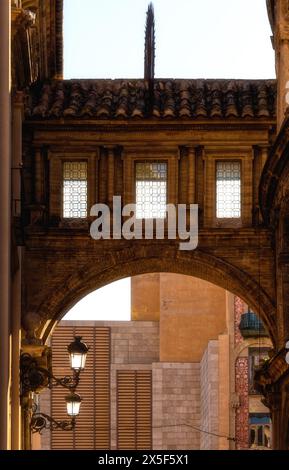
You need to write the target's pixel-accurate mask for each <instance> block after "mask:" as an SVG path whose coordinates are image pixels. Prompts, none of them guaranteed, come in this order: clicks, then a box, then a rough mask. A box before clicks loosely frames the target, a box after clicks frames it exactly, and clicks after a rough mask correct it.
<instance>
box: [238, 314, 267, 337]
mask: <svg viewBox="0 0 289 470" xmlns="http://www.w3.org/2000/svg"><path fill="white" fill-rule="evenodd" d="M239 329H240V332H241V335H242V336H243V338H254V337H259V336H268V332H267V330H266V328H265V327H264V325H263V323H262V321H261V320H260V319H259V317H258V316H257V315H256V314H255V313H254V312H250V310H249V311H248V312H247V313H243V315H242V316H241V321H240V325H239Z"/></svg>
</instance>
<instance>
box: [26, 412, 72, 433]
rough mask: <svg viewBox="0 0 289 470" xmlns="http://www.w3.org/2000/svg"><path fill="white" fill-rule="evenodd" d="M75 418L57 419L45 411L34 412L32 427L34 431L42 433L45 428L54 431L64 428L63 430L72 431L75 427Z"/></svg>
mask: <svg viewBox="0 0 289 470" xmlns="http://www.w3.org/2000/svg"><path fill="white" fill-rule="evenodd" d="M75 422H76V421H75V418H74V417H73V418H72V419H71V420H70V421H56V420H55V419H54V418H52V417H51V416H49V415H47V414H45V413H33V415H32V418H31V422H30V429H31V431H32V433H33V434H34V433H39V434H41V433H42V431H44V430H45V429H50V430H51V431H54V430H56V429H62V431H72V430H73V429H74V428H75Z"/></svg>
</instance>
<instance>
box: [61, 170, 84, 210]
mask: <svg viewBox="0 0 289 470" xmlns="http://www.w3.org/2000/svg"><path fill="white" fill-rule="evenodd" d="M63 217H65V218H85V217H87V163H86V162H65V163H64V165H63Z"/></svg>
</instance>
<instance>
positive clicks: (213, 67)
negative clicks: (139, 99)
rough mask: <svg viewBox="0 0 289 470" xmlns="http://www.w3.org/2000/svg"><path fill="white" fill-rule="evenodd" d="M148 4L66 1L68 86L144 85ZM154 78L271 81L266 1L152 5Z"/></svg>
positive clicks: (184, 0) (175, 0) (161, 0)
mask: <svg viewBox="0 0 289 470" xmlns="http://www.w3.org/2000/svg"><path fill="white" fill-rule="evenodd" d="M148 3H149V0H85V1H84V0H65V3H64V74H65V78H68V79H69V78H142V77H143V61H144V58H143V57H144V29H145V18H146V10H147V6H148ZM153 4H154V9H155V23H156V74H155V75H156V77H159V78H273V77H274V76H275V71H274V54H273V49H272V45H271V40H270V36H271V34H272V33H271V29H270V25H269V21H268V17H267V10H266V2H265V0H154V1H153Z"/></svg>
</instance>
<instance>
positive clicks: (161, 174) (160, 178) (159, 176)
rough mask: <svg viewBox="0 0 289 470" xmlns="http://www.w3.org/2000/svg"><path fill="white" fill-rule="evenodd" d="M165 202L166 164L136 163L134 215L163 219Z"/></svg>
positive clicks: (143, 217)
mask: <svg viewBox="0 0 289 470" xmlns="http://www.w3.org/2000/svg"><path fill="white" fill-rule="evenodd" d="M166 204H167V164H166V163H137V164H136V217H137V218H138V219H163V218H165V217H166Z"/></svg>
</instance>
